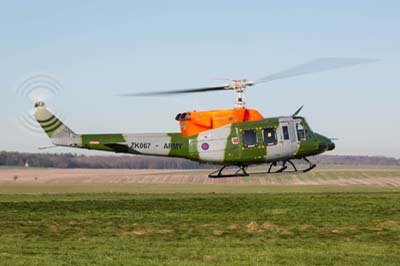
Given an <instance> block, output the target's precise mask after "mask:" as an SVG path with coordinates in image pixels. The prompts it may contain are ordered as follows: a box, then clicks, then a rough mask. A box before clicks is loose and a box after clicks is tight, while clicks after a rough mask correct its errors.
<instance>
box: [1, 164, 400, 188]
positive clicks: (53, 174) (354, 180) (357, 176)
mask: <svg viewBox="0 0 400 266" xmlns="http://www.w3.org/2000/svg"><path fill="white" fill-rule="evenodd" d="M211 171H212V170H174V169H168V170H166V169H163V170H154V169H148V170H131V169H54V168H49V169H44V168H15V169H13V168H4V169H0V183H3V184H4V183H8V184H10V183H28V182H29V183H31V182H37V183H42V184H43V183H47V184H91V183H94V184H95V183H97V184H259V185H341V186H348V185H386V186H387V185H389V186H396V187H398V186H400V168H370V167H366V168H344V169H340V168H334V169H329V168H326V169H316V170H314V171H311V172H309V173H281V174H272V175H271V174H270V175H266V174H260V175H251V176H249V177H234V178H208V177H207V175H208V173H209V172H211Z"/></svg>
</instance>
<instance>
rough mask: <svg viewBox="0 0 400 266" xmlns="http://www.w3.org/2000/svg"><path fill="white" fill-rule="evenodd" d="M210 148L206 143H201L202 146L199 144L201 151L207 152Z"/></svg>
mask: <svg viewBox="0 0 400 266" xmlns="http://www.w3.org/2000/svg"><path fill="white" fill-rule="evenodd" d="M209 148H210V145H209V144H208V143H207V142H203V143H202V144H201V149H202V150H203V151H206V150H208V149H209Z"/></svg>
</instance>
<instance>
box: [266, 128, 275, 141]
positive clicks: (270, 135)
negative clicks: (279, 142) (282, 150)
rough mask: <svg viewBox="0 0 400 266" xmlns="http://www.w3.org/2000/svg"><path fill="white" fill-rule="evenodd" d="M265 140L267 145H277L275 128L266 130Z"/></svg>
mask: <svg viewBox="0 0 400 266" xmlns="http://www.w3.org/2000/svg"><path fill="white" fill-rule="evenodd" d="M263 139H264V144H265V145H275V144H276V132H275V128H264V129H263Z"/></svg>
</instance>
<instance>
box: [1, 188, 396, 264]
mask: <svg viewBox="0 0 400 266" xmlns="http://www.w3.org/2000/svg"><path fill="white" fill-rule="evenodd" d="M104 186H106V185H104ZM56 187H57V186H56V185H53V186H52V187H51V189H50V188H48V189H49V190H53V192H54V191H55V190H57V191H59V192H62V191H60V190H61V189H62V185H60V187H58V188H56ZM93 187H96V186H93ZM121 187H122V186H121ZM137 187H138V188H140V189H141V190H142V192H143V191H145V192H147V193H138V194H135V193H92V194H90V193H82V194H81V193H74V194H68V193H64V194H31V195H16V194H3V195H0V265H2V266H3V265H4V266H6V265H40V266H45V265H51V266H57V265H107V266H109V265H174V266H175V265H233V266H235V265H400V253H399V250H400V193H398V192H340V193H337V192H335V193H334V192H324V193H322V192H323V191H324V190H323V189H321V187H319V189H320V191H319V192H321V193H314V192H307V193H303V192H301V191H299V190H297V191H296V192H297V193H292V192H291V191H284V192H286V193H265V192H281V191H280V188H279V187H274V188H273V189H275V190H268V189H267V188H268V186H263V187H262V188H260V187H258V189H259V190H257V189H256V186H250V185H245V186H232V187H231V188H230V189H231V190H228V191H225V188H224V187H226V185H224V186H212V187H211V188H212V189H211V190H210V186H206V187H202V186H193V185H192V186H186V187H185V186H184V185H182V186H181V187H179V186H178V187H179V188H178V189H176V187H177V186H173V187H175V192H176V191H178V192H186V193H171V192H174V190H173V187H172V186H166V187H165V186H164V187H163V186H161V185H160V186H155V185H148V186H146V185H142V186H137ZM194 187H200V188H194ZM264 187H266V188H264ZM287 187H288V186H287ZM289 187H290V186H289ZM314 187H318V186H314ZM67 188H68V189H75V191H74V192H79V191H78V188H77V187H68V186H67ZM234 188H236V189H239V191H240V192H243V193H245V192H246V193H247V194H243V193H239V194H235V193H222V194H219V193H216V194H214V193H209V192H211V191H213V190H217V192H235V191H234ZM294 188H297V187H294ZM351 188H352V190H353V191H361V188H357V187H351ZM362 188H363V189H364V190H365V188H366V187H365V186H363V187H362ZM2 189H3V188H2ZM8 189H10V187H8ZM20 189H22V190H20V191H19V192H23V193H28V191H29V189H28V188H21V187H20ZM43 189H44V188H43V187H41V188H40V189H37V190H36V191H32V187H31V192H35V193H40V192H43ZM85 189H86V190H88V189H89V188H88V187H85ZM114 189H115V188H114ZM185 189H186V190H189V191H183V190H185ZM241 189H242V190H241ZM263 189H265V190H263ZM276 189H277V190H276ZM308 189H312V188H308ZM337 189H339V188H337ZM343 189H344V190H346V189H349V190H348V191H350V188H343ZM376 189H378V188H376ZM386 189H390V188H388V187H386ZM101 190H102V189H97V191H101ZM196 190H197V193H193V192H196ZM16 191H17V189H15V191H14V192H16ZM138 191H139V189H138V190H133V189H132V188H131V191H130V192H138ZM207 191H208V192H207ZM236 191H237V190H236ZM326 191H332V190H326ZM376 191H377V190H376ZM3 192H4V191H2V193H3ZM167 192H169V193H167ZM253 192H260V193H253ZM261 192H262V193H261ZM153 193H156V194H153Z"/></svg>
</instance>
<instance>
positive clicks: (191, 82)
mask: <svg viewBox="0 0 400 266" xmlns="http://www.w3.org/2000/svg"><path fill="white" fill-rule="evenodd" d="M399 14H400V2H399V1H368V0H363V1H359V0H354V1H342V0H337V1H307V0H306V1H261V0H260V1H233V0H231V1H209V0H203V1H74V0H70V1H40V0H38V1H22V0H16V1H1V8H0V99H1V105H0V113H1V116H0V117H1V120H2V123H1V126H0V139H1V140H2V141H1V142H0V150H8V151H25V152H39V150H38V147H43V146H49V145H51V143H50V141H49V139H48V138H47V136H46V135H45V134H44V133H38V132H35V131H34V130H32V129H27V128H26V125H25V126H24V123H21V122H20V120H21V117H23V116H24V114H25V115H26V114H27V113H29V112H31V110H32V109H33V103H32V101H31V100H29V99H27V97H24V96H23V95H21V94H23V93H21V92H18V91H17V90H18V87H21V86H22V85H21V84H24V81H25V80H27V79H29V78H30V77H35V76H37V75H46V76H50V77H51V78H52V79H54V80H56V81H57V82H58V83H60V86H58V87H59V89H58V93H57V94H56V95H54V96H52V97H51V98H50V99H47V102H46V104H47V106H49V108H51V110H53V111H55V112H56V113H57V114H59V115H60V116H61V117H63V119H64V120H65V121H64V122H65V123H66V124H67V125H68V126H69V127H70V128H72V129H73V130H74V131H76V132H78V133H103V132H104V133H111V132H125V133H137V132H177V131H179V128H178V124H177V122H176V121H175V120H174V117H175V115H176V114H177V113H180V112H184V111H192V110H208V109H223V108H231V107H233V106H234V94H233V92H231V91H227V92H225V91H223V92H213V93H205V94H193V95H185V96H173V97H153V98H148V97H147V98H135V97H133V98H123V97H118V96H116V95H117V94H120V93H127V92H128V93H129V92H132V93H135V92H143V91H150V90H170V89H181V88H182V89H183V88H191V87H199V86H209V85H219V84H220V82H221V81H218V80H216V78H220V77H229V78H248V79H257V78H260V77H263V76H267V75H269V74H272V73H274V72H278V71H280V70H283V69H285V68H289V67H292V66H295V65H298V64H302V63H304V62H307V61H311V60H313V59H316V58H320V57H361V58H374V59H380V61H378V62H375V63H371V64H366V65H360V66H356V67H351V68H345V69H338V70H334V71H330V72H321V73H314V74H310V75H305V76H301V77H293V78H289V79H282V80H276V81H273V82H270V83H266V84H263V85H259V86H255V87H251V88H249V89H248V90H247V91H246V93H245V101H246V106H247V107H249V108H254V109H257V110H259V111H260V112H261V113H262V114H263V115H264V116H265V117H270V116H279V115H290V114H292V113H293V112H294V111H295V110H297V108H298V107H299V106H301V105H304V108H303V110H302V112H301V114H302V115H303V116H305V117H306V118H307V120H308V122H309V124H310V125H311V127H312V128H313V129H314V131H316V132H319V133H322V134H324V135H326V136H328V137H332V138H338V139H339V140H337V141H336V146H337V148H336V150H334V151H333V152H330V154H341V155H370V156H373V155H379V156H390V157H396V158H400V140H399V139H400V138H399V136H400V118H399V109H400V108H399V99H400V90H399V86H400V75H399V71H400V30H399V25H400V16H399ZM41 152H78V153H82V152H83V153H85V152H84V151H83V150H76V149H63V148H54V149H51V150H45V151H41ZM86 154H87V152H86ZM91 154H93V152H92V153H91ZM96 154H97V153H96Z"/></svg>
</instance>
